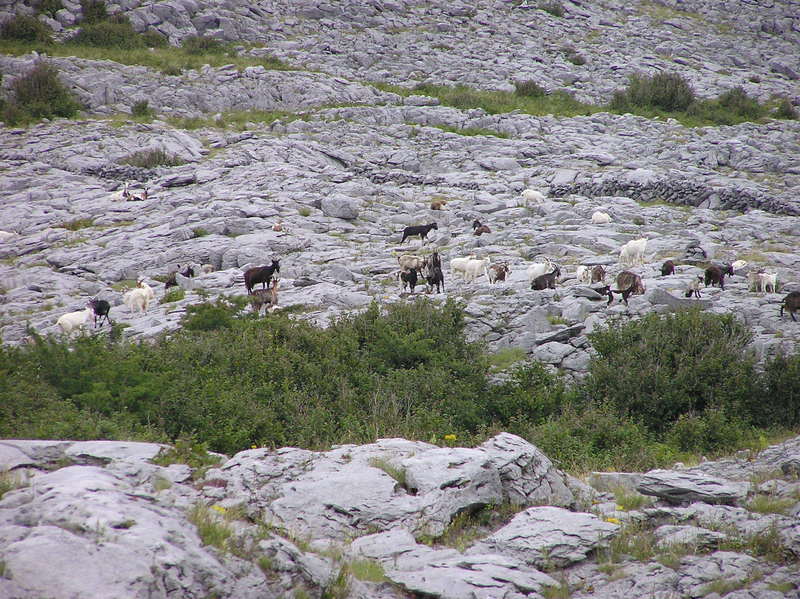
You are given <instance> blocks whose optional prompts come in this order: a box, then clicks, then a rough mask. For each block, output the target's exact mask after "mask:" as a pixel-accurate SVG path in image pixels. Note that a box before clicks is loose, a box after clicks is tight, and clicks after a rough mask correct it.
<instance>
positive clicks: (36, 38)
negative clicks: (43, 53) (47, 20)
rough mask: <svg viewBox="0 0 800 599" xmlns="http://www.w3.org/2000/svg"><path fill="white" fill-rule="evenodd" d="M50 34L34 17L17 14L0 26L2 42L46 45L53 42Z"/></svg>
mask: <svg viewBox="0 0 800 599" xmlns="http://www.w3.org/2000/svg"><path fill="white" fill-rule="evenodd" d="M51 34H52V32H51V31H50V28H49V27H48V26H47V25H45V24H44V23H42V22H41V21H40V20H39V19H37V18H36V17H30V16H28V15H23V14H19V13H18V14H17V15H16V16H14V17H12V18H11V19H8V20H7V21H4V22H3V23H2V24H1V25H0V39H4V40H17V41H23V42H42V43H45V44H48V43H51V42H52V41H53V38H52V35H51Z"/></svg>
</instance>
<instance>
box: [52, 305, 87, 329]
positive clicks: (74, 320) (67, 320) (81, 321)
mask: <svg viewBox="0 0 800 599" xmlns="http://www.w3.org/2000/svg"><path fill="white" fill-rule="evenodd" d="M93 316H94V311H93V310H92V309H91V308H90V307H88V306H87V307H86V308H85V309H83V310H80V311H79V312H67V313H66V314H62V315H61V316H59V318H58V320H57V321H56V324H57V325H58V326H59V327H61V330H62V331H63V332H64V333H66V334H67V335H69V334H70V333H71V332H72V331H74V330H75V329H80V328H82V327H83V326H84V325H85V324H86V323H87V322H89V319H90V318H92V317H93Z"/></svg>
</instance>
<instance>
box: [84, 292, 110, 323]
mask: <svg viewBox="0 0 800 599" xmlns="http://www.w3.org/2000/svg"><path fill="white" fill-rule="evenodd" d="M86 306H87V307H89V308H91V309H92V316H93V317H94V326H95V328H97V317H98V316H99V317H100V326H103V318H105V319H106V320H107V321H108V324H109V325H113V324H114V323H113V322H111V317H110V316H109V312H111V304H109V303H108V302H107V301H106V300H99V299H95V298H92V299H90V300H89V303H87V304H86Z"/></svg>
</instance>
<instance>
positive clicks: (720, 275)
mask: <svg viewBox="0 0 800 599" xmlns="http://www.w3.org/2000/svg"><path fill="white" fill-rule="evenodd" d="M725 275H731V276H732V275H733V266H731V265H730V264H725V265H723V266H717V265H716V264H712V265H711V266H709V267H708V268H706V272H705V279H704V282H705V286H706V287H708V285H709V284H711V286H712V287H714V286H716V285H719V288H720V289H722V290H723V291H725Z"/></svg>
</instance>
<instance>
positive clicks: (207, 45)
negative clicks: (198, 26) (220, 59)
mask: <svg viewBox="0 0 800 599" xmlns="http://www.w3.org/2000/svg"><path fill="white" fill-rule="evenodd" d="M181 47H182V48H183V49H184V50H185V51H186V52H187V53H188V54H227V53H228V52H229V51H230V48H229V46H228V44H226V43H225V42H223V41H222V40H218V39H216V38H213V37H206V36H200V35H190V36H189V37H187V38H186V39H184V40H183V43H182V44H181Z"/></svg>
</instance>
